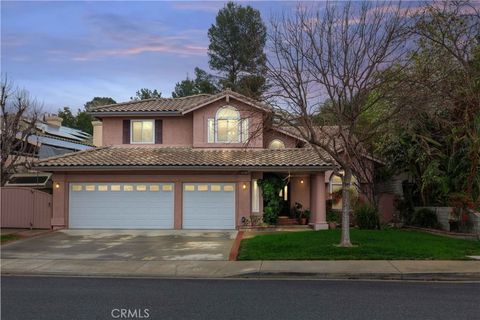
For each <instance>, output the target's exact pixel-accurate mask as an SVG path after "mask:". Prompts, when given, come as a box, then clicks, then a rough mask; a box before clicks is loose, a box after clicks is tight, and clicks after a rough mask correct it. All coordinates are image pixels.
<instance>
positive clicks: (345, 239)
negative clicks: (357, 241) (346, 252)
mask: <svg viewBox="0 0 480 320" xmlns="http://www.w3.org/2000/svg"><path fill="white" fill-rule="evenodd" d="M344 172H345V173H344V175H343V179H342V239H341V241H340V244H339V246H340V247H351V246H352V243H351V242H350V187H351V184H352V170H351V169H350V168H349V169H346V168H344Z"/></svg>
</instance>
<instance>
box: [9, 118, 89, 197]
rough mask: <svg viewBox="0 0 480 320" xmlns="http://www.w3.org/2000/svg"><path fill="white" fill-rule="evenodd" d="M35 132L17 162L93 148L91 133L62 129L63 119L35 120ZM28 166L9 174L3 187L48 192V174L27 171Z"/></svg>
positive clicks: (28, 161)
mask: <svg viewBox="0 0 480 320" xmlns="http://www.w3.org/2000/svg"><path fill="white" fill-rule="evenodd" d="M34 130H35V131H34V133H33V134H31V135H29V136H28V138H27V140H28V148H26V149H25V150H23V152H22V154H21V158H19V159H18V160H17V161H19V162H25V163H32V162H33V161H35V160H38V159H40V160H41V159H45V158H49V157H52V156H58V155H63V154H67V153H72V152H76V151H83V150H88V149H92V148H94V146H93V144H92V142H91V140H92V136H91V135H90V134H88V133H86V132H83V131H81V130H77V129H72V128H68V127H64V126H62V118H60V117H57V116H55V115H46V116H45V117H44V120H43V121H41V120H37V122H36V123H35V129H34ZM27 167H28V166H27ZM27 167H25V168H23V170H21V171H23V172H21V173H14V174H12V175H11V176H10V177H9V179H8V181H7V183H6V185H7V186H25V187H38V188H47V189H48V188H49V185H50V184H51V183H49V178H50V176H51V174H45V173H43V174H42V173H38V172H34V173H32V172H27V171H28V168H27Z"/></svg>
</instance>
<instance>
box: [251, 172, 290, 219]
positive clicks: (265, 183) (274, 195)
mask: <svg viewBox="0 0 480 320" xmlns="http://www.w3.org/2000/svg"><path fill="white" fill-rule="evenodd" d="M258 186H259V187H260V188H261V189H262V194H263V199H264V201H265V205H264V208H263V222H265V223H267V224H275V223H276V222H277V220H278V214H279V213H280V211H281V210H282V206H283V203H282V202H283V201H282V199H281V198H280V197H279V196H278V193H279V192H280V190H282V189H283V187H284V186H285V181H284V180H283V179H282V178H281V177H279V176H277V175H266V176H265V177H264V178H263V179H261V180H258Z"/></svg>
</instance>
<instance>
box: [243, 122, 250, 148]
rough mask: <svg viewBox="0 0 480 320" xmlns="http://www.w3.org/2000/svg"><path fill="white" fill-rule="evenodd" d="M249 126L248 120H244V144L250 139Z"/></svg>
mask: <svg viewBox="0 0 480 320" xmlns="http://www.w3.org/2000/svg"><path fill="white" fill-rule="evenodd" d="M248 131H249V126H248V119H243V120H242V142H247V141H248V139H249V138H250V137H249V136H250V133H249V132H248Z"/></svg>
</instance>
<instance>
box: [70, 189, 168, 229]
mask: <svg viewBox="0 0 480 320" xmlns="http://www.w3.org/2000/svg"><path fill="white" fill-rule="evenodd" d="M87 186H88V188H90V190H87ZM99 186H102V187H101V188H103V189H104V190H105V189H107V190H108V191H100V190H99V188H100V187H99ZM112 186H114V187H113V188H116V190H115V191H113V190H111V189H112ZM124 186H127V187H128V189H129V190H131V191H124ZM151 186H152V190H154V191H150V187H151ZM163 186H166V188H165V189H166V190H168V191H163V189H162V187H163ZM137 187H138V189H140V190H141V191H137ZM173 189H174V188H173V183H71V184H70V199H69V208H70V209H69V226H70V228H120V229H171V228H173V210H174V209H173V202H174V194H173V191H171V190H173ZM117 190H118V191H117Z"/></svg>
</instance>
